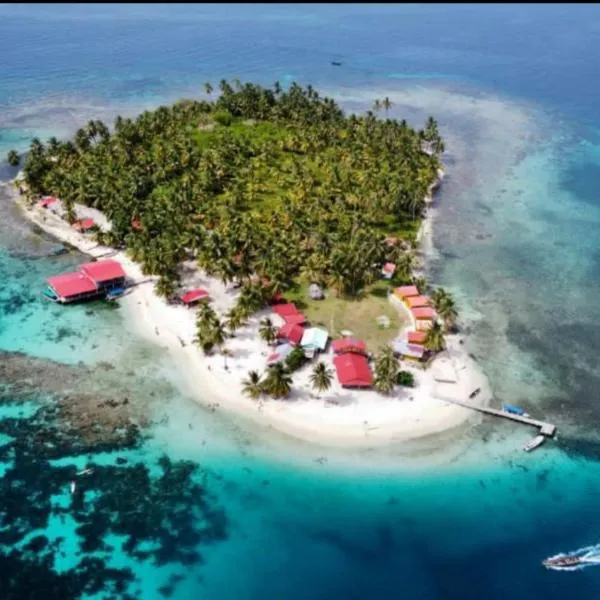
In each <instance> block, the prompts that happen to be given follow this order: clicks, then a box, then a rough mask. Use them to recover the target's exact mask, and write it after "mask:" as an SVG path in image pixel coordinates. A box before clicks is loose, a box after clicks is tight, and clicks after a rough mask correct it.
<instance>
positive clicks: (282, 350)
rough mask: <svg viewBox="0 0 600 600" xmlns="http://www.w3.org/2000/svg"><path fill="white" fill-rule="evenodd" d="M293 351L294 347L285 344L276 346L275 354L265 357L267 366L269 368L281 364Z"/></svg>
mask: <svg viewBox="0 0 600 600" xmlns="http://www.w3.org/2000/svg"><path fill="white" fill-rule="evenodd" d="M293 349H294V346H293V345H292V344H289V343H287V342H286V343H284V344H280V345H279V346H277V349H276V350H275V352H273V354H270V355H269V356H268V357H267V365H268V366H271V365H276V364H277V363H280V362H283V361H284V360H285V359H286V358H287V356H288V355H289V354H290V352H291V351H292V350H293Z"/></svg>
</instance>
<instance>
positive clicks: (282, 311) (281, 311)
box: [273, 302, 299, 317]
mask: <svg viewBox="0 0 600 600" xmlns="http://www.w3.org/2000/svg"><path fill="white" fill-rule="evenodd" d="M273 312H275V313H277V314H278V315H279V316H280V317H285V315H296V314H298V312H299V311H298V309H297V308H296V305H295V304H293V303H291V302H288V303H287V304H276V305H275V306H274V307H273Z"/></svg>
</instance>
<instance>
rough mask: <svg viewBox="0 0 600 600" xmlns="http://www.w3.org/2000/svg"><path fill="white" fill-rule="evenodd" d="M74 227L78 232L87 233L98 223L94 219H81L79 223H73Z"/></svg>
mask: <svg viewBox="0 0 600 600" xmlns="http://www.w3.org/2000/svg"><path fill="white" fill-rule="evenodd" d="M73 227H75V229H77V230H78V231H87V230H88V229H92V227H96V221H94V219H79V221H75V223H73Z"/></svg>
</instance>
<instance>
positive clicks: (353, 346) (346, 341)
mask: <svg viewBox="0 0 600 600" xmlns="http://www.w3.org/2000/svg"><path fill="white" fill-rule="evenodd" d="M331 347H332V348H333V351H334V352H335V353H336V354H346V353H347V352H354V353H355V354H366V353H367V345H366V344H365V343H364V342H363V341H362V340H357V339H356V338H352V337H347V338H342V339H341V340H334V341H333V342H332V343H331Z"/></svg>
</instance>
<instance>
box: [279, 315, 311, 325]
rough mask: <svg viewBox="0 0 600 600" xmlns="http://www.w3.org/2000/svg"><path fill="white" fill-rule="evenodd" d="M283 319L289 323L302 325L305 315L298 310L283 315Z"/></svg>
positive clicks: (304, 321)
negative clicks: (297, 311)
mask: <svg viewBox="0 0 600 600" xmlns="http://www.w3.org/2000/svg"><path fill="white" fill-rule="evenodd" d="M283 320H284V321H285V322H286V323H289V324H290V325H302V324H303V323H306V317H305V316H304V315H303V314H302V313H300V312H299V313H293V314H291V315H284V316H283Z"/></svg>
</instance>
